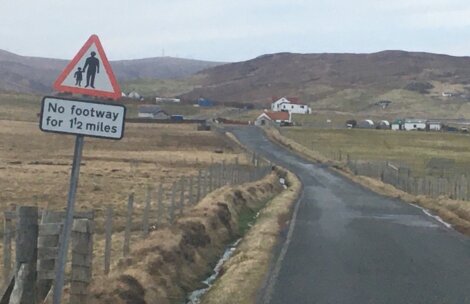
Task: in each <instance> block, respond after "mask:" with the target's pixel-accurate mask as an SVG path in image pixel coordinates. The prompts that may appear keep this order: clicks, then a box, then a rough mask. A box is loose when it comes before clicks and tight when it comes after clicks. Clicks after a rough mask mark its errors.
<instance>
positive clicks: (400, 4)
mask: <svg viewBox="0 0 470 304" xmlns="http://www.w3.org/2000/svg"><path fill="white" fill-rule="evenodd" d="M0 25H1V26H0V49H4V50H7V51H10V52H14V53H18V54H20V55H28V56H41V57H53V58H63V59H71V58H72V57H73V56H74V55H75V53H76V52H77V51H78V49H79V48H80V47H81V46H82V44H83V43H84V42H85V41H86V40H87V39H88V37H89V36H90V35H91V34H97V35H98V36H99V37H100V40H101V42H102V44H103V46H104V48H105V51H106V53H107V55H108V58H109V59H112V60H117V59H136V58H145V57H157V56H161V55H162V54H163V52H164V55H165V56H173V57H183V58H192V59H204V60H214V61H241V60H247V59H251V58H254V57H257V56H259V55H262V54H266V53H277V52H298V53H324V52H328V53H331V52H348V53H351V52H352V53H370V52H376V51H381V50H390V49H394V50H397V49H400V50H408V51H425V52H433V53H443V54H450V55H458V56H467V55H470V40H469V38H470V1H468V0H383V1H382V0H336V1H335V0H310V1H304V0H230V1H224V0H165V1H163V0H134V1H123V0H74V1H72V0H40V1H34V0H0Z"/></svg>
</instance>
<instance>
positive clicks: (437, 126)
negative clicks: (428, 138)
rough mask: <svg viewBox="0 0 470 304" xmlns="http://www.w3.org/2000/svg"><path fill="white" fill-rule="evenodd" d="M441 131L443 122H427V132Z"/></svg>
mask: <svg viewBox="0 0 470 304" xmlns="http://www.w3.org/2000/svg"><path fill="white" fill-rule="evenodd" d="M441 129H442V122H440V121H435V120H428V121H427V122H426V130H429V131H441Z"/></svg>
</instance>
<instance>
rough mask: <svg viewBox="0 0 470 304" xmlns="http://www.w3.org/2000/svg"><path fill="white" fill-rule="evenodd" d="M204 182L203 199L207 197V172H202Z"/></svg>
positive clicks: (202, 181)
mask: <svg viewBox="0 0 470 304" xmlns="http://www.w3.org/2000/svg"><path fill="white" fill-rule="evenodd" d="M201 178H202V180H201V183H202V190H201V196H202V197H201V198H203V197H205V196H206V194H207V174H206V172H205V171H202V176H201Z"/></svg>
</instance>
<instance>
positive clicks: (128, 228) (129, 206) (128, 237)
mask: <svg viewBox="0 0 470 304" xmlns="http://www.w3.org/2000/svg"><path fill="white" fill-rule="evenodd" d="M133 211H134V193H131V194H130V195H129V198H128V200H127V220H126V229H125V231H124V245H123V248H122V255H123V256H124V257H127V256H128V255H129V253H130V240H131V228H132V213H133Z"/></svg>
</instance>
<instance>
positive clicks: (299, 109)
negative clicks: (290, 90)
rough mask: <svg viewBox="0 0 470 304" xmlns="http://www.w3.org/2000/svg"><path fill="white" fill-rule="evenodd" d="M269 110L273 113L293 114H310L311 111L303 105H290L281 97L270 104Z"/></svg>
mask: <svg viewBox="0 0 470 304" xmlns="http://www.w3.org/2000/svg"><path fill="white" fill-rule="evenodd" d="M271 110H272V111H275V112H280V111H287V112H290V113H294V114H310V113H311V112H312V110H311V109H310V107H309V106H307V105H304V104H295V103H291V102H290V101H289V100H288V99H287V98H285V97H282V98H281V99H278V100H276V101H275V102H273V103H272V104H271Z"/></svg>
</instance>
